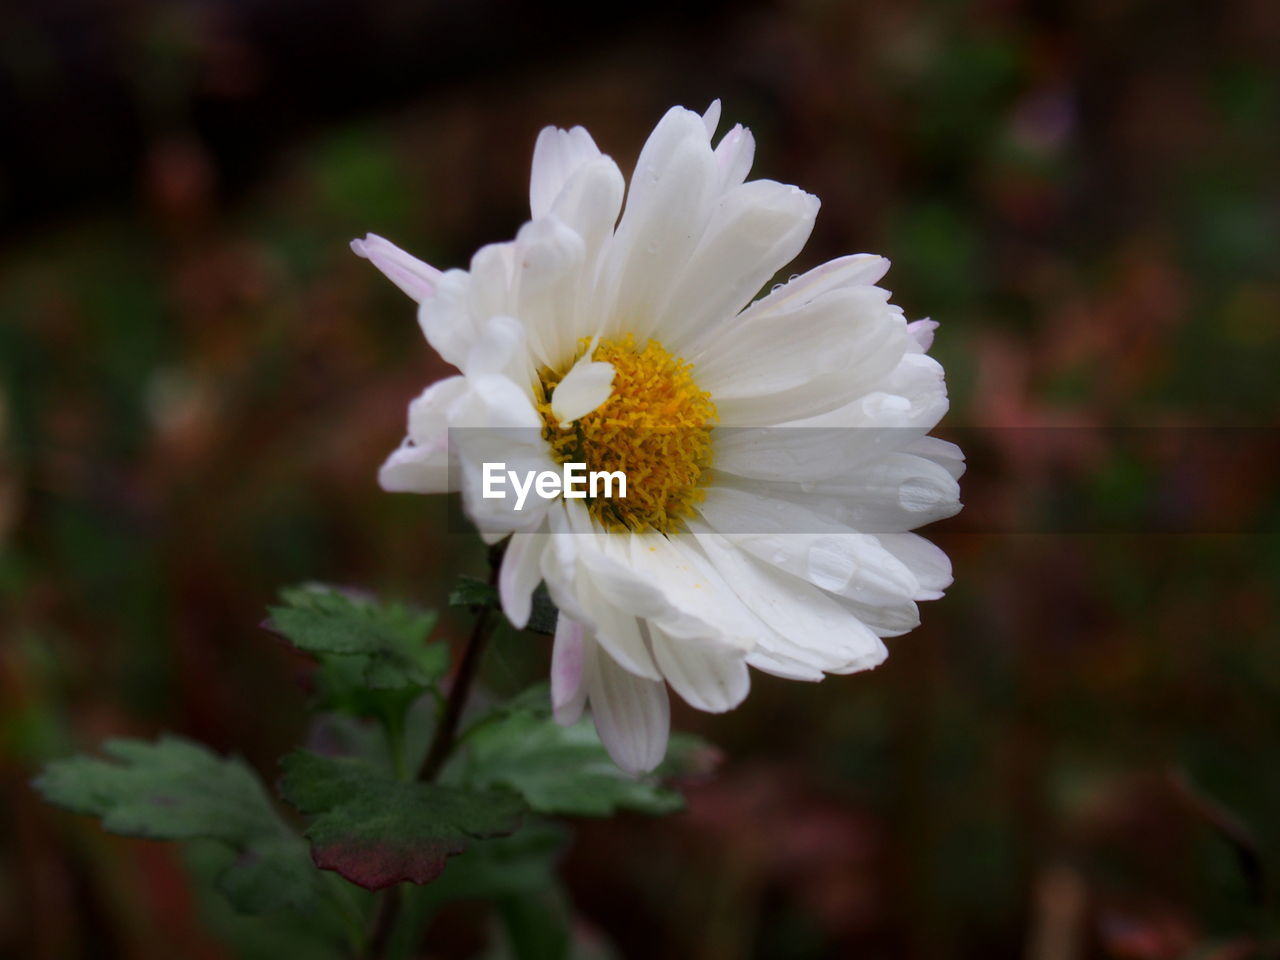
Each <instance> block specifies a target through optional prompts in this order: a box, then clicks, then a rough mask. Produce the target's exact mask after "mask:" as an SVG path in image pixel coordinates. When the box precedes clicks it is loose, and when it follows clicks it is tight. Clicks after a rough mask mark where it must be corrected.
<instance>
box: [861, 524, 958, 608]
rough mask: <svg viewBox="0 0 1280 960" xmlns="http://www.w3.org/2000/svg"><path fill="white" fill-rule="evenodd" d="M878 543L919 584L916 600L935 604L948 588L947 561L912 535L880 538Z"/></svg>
mask: <svg viewBox="0 0 1280 960" xmlns="http://www.w3.org/2000/svg"><path fill="white" fill-rule="evenodd" d="M879 539H880V543H881V544H882V545H883V546H884V548H885V549H886V550H888V551H889V552H890V553H892V554H893V555H894V556H895V557H897V558H898V559H899V560H901V561H902V562H903V563H904V564H906V565H907V567H908V568H909V569H910V570H911V572H912V573H913V574H915V576H916V579H917V580H919V581H920V591H919V593H917V594H916V597H915V599H917V600H937V599H938V598H939V597H941V596H942V591H944V590H946V589H947V587H949V586H951V582H952V576H951V558H950V557H948V556H947V554H946V552H945V551H944V550H943V549H942V548H941V547H939V546H938V545H937V544H935V543H931V542H930V541H928V540H926V539H925V538H924V537H922V536H920V535H919V534H915V533H888V534H881V535H880V537H879Z"/></svg>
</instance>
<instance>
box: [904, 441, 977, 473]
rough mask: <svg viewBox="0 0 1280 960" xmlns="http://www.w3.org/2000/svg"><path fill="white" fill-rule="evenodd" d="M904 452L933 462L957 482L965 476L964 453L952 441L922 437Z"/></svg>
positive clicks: (909, 445)
mask: <svg viewBox="0 0 1280 960" xmlns="http://www.w3.org/2000/svg"><path fill="white" fill-rule="evenodd" d="M902 452H903V453H913V454H915V455H916V456H917V457H924V458H925V459H926V460H932V461H933V462H934V463H936V464H938V465H939V466H940V467H943V468H944V469H945V470H946V471H947V473H949V474H951V476H953V477H955V478H956V479H957V480H959V479H960V478H961V477H962V476H964V468H965V462H964V451H963V450H961V449H960V448H959V447H958V446H956V445H955V444H954V443H952V442H951V441H950V440H943V439H942V438H941V437H920V438H919V439H918V440H913V441H912V442H911V443H910V444H908V445H907V446H905V447H903V448H902Z"/></svg>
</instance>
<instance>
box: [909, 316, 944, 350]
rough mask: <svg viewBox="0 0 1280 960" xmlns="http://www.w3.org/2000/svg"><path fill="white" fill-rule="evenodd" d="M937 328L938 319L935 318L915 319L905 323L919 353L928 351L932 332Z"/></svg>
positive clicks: (931, 341)
mask: <svg viewBox="0 0 1280 960" xmlns="http://www.w3.org/2000/svg"><path fill="white" fill-rule="evenodd" d="M937 329H938V321H936V320H916V321H914V322H912V323H908V324H907V333H909V334H911V339H912V340H913V341H915V344H916V346H918V347H919V348H920V352H921V353H928V352H929V348H930V347H932V346H933V332H934V331H935V330H937Z"/></svg>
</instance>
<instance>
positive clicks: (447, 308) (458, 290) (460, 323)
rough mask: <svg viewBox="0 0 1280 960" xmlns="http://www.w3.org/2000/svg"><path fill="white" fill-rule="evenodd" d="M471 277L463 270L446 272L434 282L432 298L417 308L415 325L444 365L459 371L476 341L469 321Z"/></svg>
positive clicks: (471, 321) (472, 324)
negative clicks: (434, 293) (434, 288)
mask: <svg viewBox="0 0 1280 960" xmlns="http://www.w3.org/2000/svg"><path fill="white" fill-rule="evenodd" d="M470 298H471V276H470V274H468V273H466V272H465V271H463V270H446V271H445V272H444V273H443V274H441V276H440V279H439V281H438V282H437V283H436V295H435V296H434V297H432V298H430V299H429V300H424V301H422V304H421V305H420V306H419V307H418V325H419V326H421V327H422V332H423V334H424V335H425V336H426V338H427V343H429V344H431V347H432V349H433V350H435V352H436V353H438V354H440V358H441V359H442V360H444V361H445V363H451V364H453V365H454V366H455V367H458V368H459V369H461V368H462V366H463V364H464V363H465V362H466V357H467V354H468V352H469V351H470V350H471V347H472V345H473V344H474V343H475V341H476V336H477V333H476V324H475V322H474V321H473V320H472V319H471V306H470Z"/></svg>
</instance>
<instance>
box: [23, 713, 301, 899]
mask: <svg viewBox="0 0 1280 960" xmlns="http://www.w3.org/2000/svg"><path fill="white" fill-rule="evenodd" d="M103 752H104V753H106V754H107V755H108V756H109V757H112V758H114V759H115V760H116V761H118V762H115V763H113V762H109V761H107V760H98V759H95V758H93V757H86V756H76V757H71V758H69V759H66V760H58V761H54V762H53V763H51V764H49V765H48V766H47V767H46V768H45V770H44V772H43V773H42V774H41V775H40V777H39V778H38V779H37V780H36V782H35V786H36V789H38V790H39V791H40V792H41V793H42V794H43V795H44V797H45V799H47V800H48V801H49V802H50V803H55V804H57V805H58V806H61V807H65V808H66V809H68V810H72V811H74V812H76V813H83V814H89V815H91V816H95V817H99V818H101V820H102V826H103V828H104V829H106V830H109V831H110V832H112V833H119V834H124V835H126V836H133V837H148V838H151V839H155V840H214V841H218V842H219V843H222V844H225V845H226V846H227V847H230V848H231V849H232V850H234V851H235V853H236V859H235V861H234V862H233V863H232V864H231V865H230V866H229V867H228V868H227V869H226V870H224V871H223V872H222V874H221V875H220V876H219V878H218V885H219V887H220V889H221V890H222V892H223V893H224V894H226V895H227V897H228V898H229V899H230V900H231V901H232V903H233V904H234V905H235V906H236V908H237V909H239V910H241V911H243V912H246V913H256V912H263V911H267V910H272V909H275V908H277V907H281V906H286V905H290V906H301V905H303V904H304V903H307V902H309V901H310V900H311V899H313V898H314V896H315V894H316V891H317V887H316V882H315V881H316V877H315V873H314V871H313V870H312V869H311V866H310V864H309V863H308V862H307V856H306V846H305V844H303V843H302V841H301V839H300V838H299V837H298V836H297V835H296V834H295V833H294V832H293V831H292V830H290V829H289V827H288V826H287V825H286V824H285V823H284V821H282V820H281V819H280V816H279V814H278V813H277V812H276V810H275V808H274V807H273V806H272V804H271V801H270V799H269V798H268V797H267V794H266V791H265V790H264V789H263V787H262V784H261V782H260V781H259V780H258V778H257V776H256V775H255V774H254V773H253V771H252V770H250V769H249V767H248V766H246V765H245V764H244V762H243V761H241V760H238V759H235V758H223V757H218V756H216V755H214V754H213V753H211V752H210V751H209V750H208V749H206V748H205V747H203V746H200V745H199V744H196V743H192V742H190V741H188V740H183V739H181V738H178V737H172V736H166V737H161V738H160V740H158V741H156V742H155V743H148V742H145V741H141V740H109V741H107V743H106V744H104V745H103Z"/></svg>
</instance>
